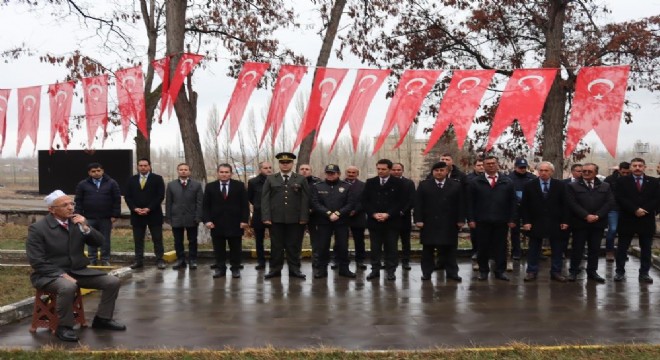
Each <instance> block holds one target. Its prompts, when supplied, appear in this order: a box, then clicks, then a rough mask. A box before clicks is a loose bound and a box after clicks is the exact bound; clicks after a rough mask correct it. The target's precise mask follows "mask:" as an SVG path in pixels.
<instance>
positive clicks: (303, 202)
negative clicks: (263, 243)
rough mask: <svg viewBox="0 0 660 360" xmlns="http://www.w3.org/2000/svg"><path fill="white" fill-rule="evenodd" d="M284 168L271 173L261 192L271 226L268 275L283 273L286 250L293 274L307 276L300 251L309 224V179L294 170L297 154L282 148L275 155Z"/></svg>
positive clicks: (264, 217) (263, 215)
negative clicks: (301, 265) (302, 269)
mask: <svg viewBox="0 0 660 360" xmlns="http://www.w3.org/2000/svg"><path fill="white" fill-rule="evenodd" d="M275 158H276V159H277V160H278V162H279V167H280V172H278V173H276V174H273V175H270V176H268V177H267V178H266V181H265V182H264V186H263V190H262V194H261V219H262V221H263V223H264V224H265V225H268V226H270V240H271V257H270V271H269V272H268V273H267V274H266V275H265V278H266V279H271V278H274V277H280V276H281V275H282V267H283V265H284V252H285V251H286V259H287V264H288V265H289V276H290V277H295V278H299V279H305V278H306V276H305V274H303V273H302V272H301V271H300V252H301V250H302V239H303V234H304V231H305V224H307V222H308V221H309V185H308V184H307V179H305V177H304V176H302V175H300V174H296V173H295V172H293V171H292V169H293V160H295V159H296V155H294V154H292V153H290V152H281V153H279V154H277V155H276V156H275Z"/></svg>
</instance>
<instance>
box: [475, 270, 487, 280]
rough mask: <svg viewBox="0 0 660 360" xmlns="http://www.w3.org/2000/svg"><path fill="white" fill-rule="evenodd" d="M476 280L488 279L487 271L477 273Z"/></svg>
mask: <svg viewBox="0 0 660 360" xmlns="http://www.w3.org/2000/svg"><path fill="white" fill-rule="evenodd" d="M477 280H479V281H486V280H488V273H487V272H482V273H479V276H477Z"/></svg>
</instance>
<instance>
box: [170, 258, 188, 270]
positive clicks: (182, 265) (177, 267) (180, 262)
mask: <svg viewBox="0 0 660 360" xmlns="http://www.w3.org/2000/svg"><path fill="white" fill-rule="evenodd" d="M186 266H187V265H186V262H185V261H183V260H177V261H176V263H175V264H174V265H172V269H173V270H185V269H186Z"/></svg>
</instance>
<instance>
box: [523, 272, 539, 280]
mask: <svg viewBox="0 0 660 360" xmlns="http://www.w3.org/2000/svg"><path fill="white" fill-rule="evenodd" d="M523 281H528V282H529V281H536V273H531V272H528V273H527V275H525V278H524V279H523Z"/></svg>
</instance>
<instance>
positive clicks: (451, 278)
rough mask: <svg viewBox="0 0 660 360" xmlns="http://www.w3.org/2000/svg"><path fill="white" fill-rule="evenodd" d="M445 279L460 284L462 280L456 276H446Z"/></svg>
mask: <svg viewBox="0 0 660 360" xmlns="http://www.w3.org/2000/svg"><path fill="white" fill-rule="evenodd" d="M447 279H449V280H454V281H456V282H462V281H463V278H462V277H460V276H458V275H447Z"/></svg>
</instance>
